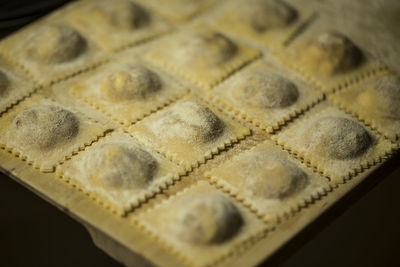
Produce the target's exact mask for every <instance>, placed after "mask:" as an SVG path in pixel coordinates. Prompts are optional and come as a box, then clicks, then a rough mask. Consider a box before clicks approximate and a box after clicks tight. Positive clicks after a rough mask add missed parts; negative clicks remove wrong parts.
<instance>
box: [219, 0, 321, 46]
mask: <svg viewBox="0 0 400 267" xmlns="http://www.w3.org/2000/svg"><path fill="white" fill-rule="evenodd" d="M312 18H313V14H312V13H311V12H308V13H307V11H298V10H297V9H295V8H294V7H292V6H291V5H289V4H287V3H286V2H284V1H281V0H276V1H271V0H234V1H229V2H228V3H227V5H226V6H225V7H224V8H223V9H221V12H220V14H218V16H217V17H216V18H215V19H214V23H215V24H216V25H217V27H218V28H221V29H222V30H225V31H228V32H232V33H234V34H237V35H240V36H242V37H247V38H250V39H251V40H253V41H255V42H258V43H260V44H262V45H266V46H267V47H269V48H274V47H276V46H281V45H284V44H285V43H286V42H288V41H289V40H290V39H291V38H292V37H293V36H294V35H295V34H296V33H298V32H299V31H300V29H301V28H302V27H304V25H305V24H306V23H307V22H309V21H310V20H311V19H312Z"/></svg>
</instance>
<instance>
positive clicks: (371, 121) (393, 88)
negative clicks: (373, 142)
mask: <svg viewBox="0 0 400 267" xmlns="http://www.w3.org/2000/svg"><path fill="white" fill-rule="evenodd" d="M331 99H332V100H333V101H334V102H336V103H337V104H339V105H340V106H341V107H342V108H344V109H345V110H347V111H348V112H350V113H352V114H354V115H355V116H357V117H358V118H360V119H361V120H362V121H364V122H366V123H367V124H368V125H370V126H371V127H372V128H373V129H375V130H377V131H378V132H380V133H382V134H383V135H384V136H386V137H387V138H389V139H391V140H393V141H395V140H397V139H398V137H399V136H400V105H399V103H400V78H399V77H398V76H397V75H394V74H391V73H384V74H382V75H379V76H378V77H376V78H372V79H368V80H366V81H364V82H362V83H360V84H357V85H355V86H351V87H349V88H347V89H346V90H343V91H342V92H339V93H338V94H335V95H333V96H331Z"/></svg>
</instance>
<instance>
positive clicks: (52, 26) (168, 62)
mask: <svg viewBox="0 0 400 267" xmlns="http://www.w3.org/2000/svg"><path fill="white" fill-rule="evenodd" d="M178 2H179V1H178ZM200 2H202V1H200ZM180 4H182V5H183V3H180ZM240 4H241V2H240V1H234V4H230V3H228V4H225V5H223V6H222V7H221V8H220V9H218V11H219V12H217V15H216V17H218V16H219V14H225V13H227V14H231V13H232V12H228V11H226V10H229V8H230V5H234V6H235V5H240ZM188 5H189V4H188ZM193 5H194V4H193ZM107 6H108V4H107V1H83V3H79V4H75V5H71V6H68V7H67V8H65V10H61V11H60V12H59V13H56V14H55V15H53V16H50V17H49V18H46V19H44V20H43V21H41V22H39V23H37V24H35V25H33V26H32V27H28V28H27V29H25V30H23V31H21V32H20V33H18V34H15V35H13V36H11V37H10V38H8V39H7V40H5V41H3V42H2V44H1V45H0V53H1V54H4V55H5V57H6V58H7V59H8V60H9V61H10V62H12V63H15V64H14V65H17V66H20V67H22V70H24V71H25V72H26V73H27V74H28V76H29V77H31V78H33V80H34V81H37V83H38V85H36V84H34V83H31V84H29V82H27V81H26V80H25V79H24V78H23V76H21V75H18V74H19V73H18V72H15V73H14V71H13V69H12V68H11V71H10V72H8V71H7V70H8V68H9V66H7V65H9V64H8V63H6V62H4V63H3V65H4V69H3V70H2V72H1V76H0V77H1V80H2V87H1V93H2V99H1V100H2V101H1V104H2V107H1V109H0V110H1V112H3V111H4V109H5V108H7V107H9V106H10V105H11V104H13V103H15V102H16V101H17V99H19V98H21V97H22V96H23V95H26V94H28V93H29V92H31V91H32V90H33V88H34V87H35V86H36V87H38V86H39V85H46V84H49V83H52V82H56V81H58V80H60V79H65V78H66V76H68V75H72V74H73V73H74V72H79V71H83V70H84V69H88V68H90V67H95V65H96V64H100V63H101V62H102V61H103V60H105V58H104V57H106V56H104V53H101V52H100V51H98V50H99V49H96V48H93V49H92V47H96V46H98V45H99V44H104V43H105V42H106V41H110V42H113V43H114V44H121V43H131V44H132V42H134V41H131V42H129V41H126V42H124V41H121V40H119V38H122V37H121V36H131V38H133V39H135V41H139V40H140V41H143V40H145V39H146V38H145V37H141V30H143V31H144V32H145V33H146V34H150V33H153V36H156V35H157V34H161V33H162V31H158V32H156V31H154V32H153V30H152V29H150V28H146V27H145V26H143V24H144V25H146V24H145V23H144V22H143V23H142V22H141V19H142V17H149V16H150V14H152V13H151V12H149V11H145V9H143V7H141V6H138V4H135V3H133V2H130V1H128V0H118V1H117V4H115V5H113V6H112V8H107ZM249 6H250V7H251V8H250V9H251V10H253V11H243V13H245V14H252V13H251V12H256V11H255V10H257V8H256V7H258V9H260V10H264V11H265V10H268V12H269V13H268V12H263V14H274V16H275V17H274V16H269V17H268V18H269V19H270V20H271V21H269V20H268V19H267V16H266V15H265V16H266V17H261V18H262V20H261V22H262V23H264V24H263V25H264V27H261V26H259V27H258V28H260V27H261V28H262V29H263V30H262V31H261V30H260V29H258V31H257V32H260V33H259V34H260V35H262V36H269V37H268V38H267V39H268V40H267V41H259V42H260V44H261V45H264V46H266V47H269V48H270V50H271V52H272V54H273V55H274V56H276V59H277V60H278V61H280V62H281V63H282V64H283V65H284V66H286V67H287V69H283V71H278V72H277V71H276V69H277V68H278V67H277V66H276V65H272V66H270V67H269V68H268V66H266V68H265V69H263V68H261V70H260V73H255V72H253V73H249V75H247V76H248V77H242V78H237V79H236V83H244V84H246V83H249V82H248V81H250V80H251V83H259V84H266V80H268V81H272V82H271V85H269V86H267V87H268V88H267V89H264V90H261V91H255V90H251V89H249V88H244V90H242V91H240V90H236V92H232V95H234V97H236V98H245V99H249V101H250V102H252V101H253V100H252V99H253V98H258V99H265V98H266V97H269V98H270V99H269V100H266V101H264V100H254V101H253V102H259V103H257V105H258V106H261V107H262V106H264V107H265V108H275V110H279V108H280V107H288V106H292V107H293V104H299V103H300V104H299V105H300V106H301V107H300V109H303V108H304V106H303V105H304V104H303V105H302V104H301V102H302V101H303V99H302V96H303V94H301V92H298V91H300V90H299V89H298V90H295V89H293V88H294V87H293V86H291V85H288V81H287V80H285V79H284V78H286V77H282V76H286V75H287V73H288V71H289V69H292V70H293V72H294V73H296V74H298V75H299V76H300V77H301V78H302V79H303V80H305V81H307V82H308V83H311V84H312V85H314V86H315V87H316V88H318V89H320V90H321V91H322V92H324V93H331V92H333V91H335V90H338V89H340V88H342V87H346V86H347V85H349V84H351V83H357V82H359V81H360V80H363V79H364V78H365V77H366V76H376V75H381V76H382V78H380V79H378V80H377V81H366V82H365V84H362V86H363V87H367V88H368V90H367V91H368V92H362V88H360V87H358V88H357V89H353V90H350V91H357V92H354V93H352V92H350V93H349V94H350V95H351V97H357V101H356V102H350V103H345V102H346V98H347V99H349V98H350V97H347V95H346V94H344V93H343V94H341V95H338V96H336V95H335V96H334V97H333V98H334V99H335V102H338V103H339V104H341V105H342V106H344V108H345V109H347V110H349V111H350V112H352V113H353V114H355V115H356V116H359V117H360V118H361V120H363V121H366V122H367V124H368V125H371V126H372V127H373V128H374V129H377V130H378V131H379V132H380V133H382V134H383V135H385V136H386V137H388V138H390V139H394V140H395V139H397V137H398V134H399V133H398V129H399V120H398V115H396V114H397V113H398V112H399V111H398V108H399V107H398V104H397V102H398V101H397V100H398V99H399V94H400V93H399V89H398V88H399V83H400V82H399V78H398V77H397V76H396V75H394V74H392V73H390V72H389V71H385V70H384V67H383V66H382V65H381V64H380V63H379V62H378V61H377V60H376V59H374V58H373V57H372V56H371V55H369V54H368V53H366V52H364V51H362V50H361V49H360V48H358V47H357V46H356V45H355V44H354V43H352V41H351V40H350V39H348V38H347V37H345V36H344V35H343V34H340V33H338V32H334V31H329V30H328V29H327V28H326V27H321V26H319V22H318V21H313V22H312V23H311V26H310V27H309V29H307V30H305V32H304V33H302V34H301V35H300V37H297V38H295V40H294V41H292V42H291V43H290V44H289V45H287V46H277V47H276V46H274V45H273V44H272V43H271V42H270V41H269V40H278V42H277V43H278V44H282V43H285V41H284V40H288V39H290V37H291V36H292V35H293V32H296V30H297V29H299V28H302V26H303V25H304V23H306V22H309V20H313V17H312V16H311V17H310V16H306V15H302V14H298V13H301V12H297V11H296V10H295V9H294V8H293V7H290V6H288V5H287V4H285V3H284V2H282V1H268V0H264V1H261V0H258V1H254V3H253V4H252V5H249ZM128 7H130V8H128ZM261 7H262V8H261ZM198 8H200V6H199V7H198ZM225 9H226V10H225ZM235 10H241V9H235ZM121 11H124V14H125V13H126V14H125V15H124V16H122V15H121V16H117V14H119V13H118V12H121ZM278 11H280V12H278ZM236 12H237V11H236ZM129 14H130V15H129ZM141 14H142V15H141ZM143 14H148V15H146V16H145V15H143ZM231 15H232V14H231ZM71 16H72V17H75V16H78V17H79V18H81V19H72V18H71V19H70V17H71ZM243 16H244V15H243ZM246 16H247V17H248V18H251V17H252V16H250V15H246ZM259 17H260V16H255V18H259ZM271 17H272V18H271ZM273 18H274V19H273ZM83 19H85V20H87V21H86V23H83V22H82V20H83ZM96 19H98V20H99V21H100V22H102V23H105V24H107V25H108V27H96V26H97V25H99V24H98V23H100V22H98V21H96ZM157 19H158V20H160V19H159V18H155V20H157ZM259 19H260V18H259ZM209 20H211V21H213V20H212V19H209ZM200 21H201V20H200ZM222 21H224V22H225V21H226V19H222ZM246 21H247V20H241V22H242V24H243V23H244V22H246ZM261 22H260V21H259V22H258V23H261ZM124 23H128V24H129V23H131V24H132V25H131V26H130V27H128V26H127V25H125V24H124ZM160 23H161V22H160ZM221 23H222V22H221ZM221 23H218V21H217V22H215V23H214V24H215V26H216V27H217V29H222V31H221V32H220V31H219V30H215V29H213V27H210V26H208V25H206V24H204V23H197V24H195V25H191V26H189V27H188V28H187V29H185V30H183V31H180V32H178V33H177V34H176V36H173V37H169V38H168V37H167V38H164V39H162V40H159V41H157V42H155V43H152V44H150V45H149V49H148V51H147V52H146V54H145V56H144V58H146V59H147V60H149V61H150V62H151V63H154V64H156V65H158V66H160V67H162V68H164V69H166V70H168V71H170V72H171V74H173V75H178V76H180V77H182V78H183V79H185V80H188V81H191V82H193V83H194V84H195V85H197V86H199V87H201V88H210V87H213V86H214V85H216V84H218V83H220V82H221V81H222V80H224V79H225V78H226V77H227V76H229V75H230V74H231V73H233V72H234V71H235V70H237V69H239V68H241V67H242V66H243V65H245V64H247V63H248V62H251V61H252V60H254V59H255V58H256V57H258V56H259V51H258V50H257V49H254V48H252V47H250V46H248V45H245V44H243V43H242V42H241V41H236V40H235V39H232V38H231V37H230V35H226V34H225V32H227V33H230V32H232V31H235V29H237V28H236V27H233V26H232V27H228V26H227V27H225V28H224V27H223V26H222V24H223V23H222V24H221ZM255 23H256V22H254V21H253V22H247V24H246V25H248V27H250V28H251V27H252V26H251V25H253V26H254V24H255ZM75 24H76V25H75ZM161 24H162V25H164V26H165V27H167V26H166V25H167V24H166V22H165V24H163V23H161ZM292 24H293V25H292ZM78 25H80V26H78ZM89 25H90V27H89ZM100 25H102V24H100ZM268 25H269V27H268ZM73 27H75V28H76V29H79V30H75V29H74V28H73ZM93 27H96V29H98V30H102V31H104V32H103V33H101V34H100V33H98V34H97V32H96V31H94V30H91V29H92V28H93ZM110 27H111V28H110ZM112 27H115V28H117V29H120V30H121V32H119V31H116V30H115V29H114V28H112ZM135 27H137V28H138V29H141V30H140V31H138V30H137V28H135ZM141 27H143V29H142V28H141ZM287 27H288V29H286V28H287ZM256 28H257V27H256ZM112 29H113V30H112ZM289 29H290V30H289ZM253 30H254V29H253ZM249 31H251V29H247V32H249ZM80 32H82V33H80ZM244 32H246V31H245V30H244ZM244 32H241V31H239V32H237V33H236V34H240V35H241V36H242V37H246V35H245V34H244ZM92 35H94V36H97V35H98V36H100V37H98V38H99V39H98V41H97V44H96V45H90V46H88V47H86V43H87V42H90V41H88V40H86V39H82V38H84V37H86V36H90V37H91V36H92ZM108 35H110V36H108ZM114 35H115V37H112V36H114ZM280 35H283V36H284V37H279V36H280ZM91 38H92V37H91ZM249 38H251V37H249ZM94 39H96V38H94ZM114 39H115V40H114ZM66 40H68V41H66ZM90 40H91V39H90ZM254 41H255V42H256V41H257V40H254ZM81 46H84V48H81ZM96 51H97V52H96ZM86 54H90V55H94V57H93V58H88V57H86ZM106 58H107V57H106ZM2 61H4V60H2ZM12 67H15V66H12ZM263 70H264V73H263ZM124 71H125V72H127V71H128V70H127V69H126V68H125V70H124ZM138 71H139V70H138ZM138 71H136V72H138ZM274 71H275V73H273V72H274ZM34 72H36V73H34ZM122 72H123V71H121V72H120V73H116V72H115V77H109V78H108V80H112V79H114V80H115V81H117V80H116V78H118V81H122V80H125V82H124V83H126V82H127V80H129V79H131V78H130V77H128V76H127V75H126V73H125V74H123V73H122ZM142 72H143V71H142ZM265 72H268V74H267V75H269V76H273V77H271V78H262V76H263V75H264V74H265ZM269 72H272V73H269ZM289 72H290V71H289ZM378 72H379V73H378ZM14 74H15V76H14ZM75 74H76V73H75ZM274 74H277V75H274ZM122 75H125V76H126V77H122ZM135 75H136V76H135V78H134V79H139V78H138V76H139V75H137V74H135ZM141 76H143V77H150V76H149V74H145V73H142V74H141ZM264 76H265V75H264ZM148 79H151V77H150V78H148ZM136 82H138V81H136ZM141 82H142V83H144V82H145V81H141ZM152 82H157V81H152ZM232 82H233V81H232ZM104 83H105V82H104ZM148 83H151V81H148ZM278 83H283V84H282V85H278ZM277 85H278V86H277ZM118 86H119V87H121V86H125V85H124V84H123V83H120V84H119V85H118ZM238 86H239V85H238ZM265 86H266V85H264V87H265ZM150 87H151V89H149V91H152V90H157V89H154V88H159V87H157V85H156V84H153V85H150ZM226 87H227V86H226ZM242 87H243V86H242ZM248 87H250V86H248ZM278 87H284V88H285V89H283V90H284V92H283V93H282V95H279V94H280V93H276V92H275V93H274V92H270V90H272V91H273V90H275V91H276V90H277V89H276V88H278ZM303 87H305V86H303ZM23 88H25V89H23ZM104 88H105V89H104V90H107V89H106V88H107V86H105V87H104ZM271 88H275V89H271ZM131 90H133V92H129V93H127V95H124V94H125V93H124V92H121V91H120V90H119V91H118V92H117V93H116V94H113V92H111V93H110V97H111V98H113V97H116V98H118V97H119V98H121V99H122V98H125V97H127V98H129V97H131V98H132V97H139V98H140V97H141V98H143V97H144V96H145V95H144V94H143V93H137V92H136V91H137V89H131ZM222 90H224V89H219V90H218V91H217V90H215V91H212V92H211V97H214V96H218V95H219V94H223V92H221V91H222ZM11 91H12V92H11ZM19 91H20V92H19ZM18 92H19V93H18ZM85 93H86V92H84V94H85ZM139 94H142V95H141V96H139ZM268 94H269V95H271V94H274V96H272V97H271V96H268ZM261 95H264V97H258V96H261ZM277 95H278V96H277ZM305 95H307V94H305ZM83 97H84V98H85V99H90V98H91V96H88V95H84V96H83ZM174 97H176V95H174ZM174 97H171V99H173V98H174ZM221 97H222V98H226V97H227V96H226V95H222V96H221ZM319 97H321V96H319ZM315 98H317V97H315ZM315 98H314V99H313V101H314V102H315V101H316V100H315ZM373 99H379V101H372V100H373ZM246 101H247V100H246ZM313 101H311V102H312V103H313ZM95 102H96V103H94V105H97V101H95ZM226 102H229V101H226ZM236 102H237V101H236ZM261 102H262V103H261ZM304 102H307V101H306V100H304ZM309 102H310V100H309ZM225 104H228V105H229V106H231V108H235V107H236V106H237V103H225ZM250 105H253V103H250ZM306 105H307V106H309V105H310V103H307V104H306ZM298 109H299V108H298V107H297V108H295V109H293V110H292V111H291V113H289V114H285V115H286V116H285V117H292V116H293V114H295V113H296V111H297V110H298ZM275 110H274V111H272V112H275ZM241 115H242V116H246V115H243V114H241ZM250 116H251V117H255V116H254V115H252V114H251V115H250ZM257 117H260V115H258V114H257ZM271 117H274V116H271ZM135 120H136V118H132V119H130V120H126V119H125V118H124V119H122V121H124V122H125V123H129V122H131V123H132V122H135ZM254 120H255V121H256V123H257V124H258V125H260V126H261V127H262V128H265V129H267V131H269V132H272V131H273V130H274V129H276V128H278V127H279V123H281V120H282V119H281V118H279V119H275V118H274V120H271V119H269V118H263V119H259V118H254Z"/></svg>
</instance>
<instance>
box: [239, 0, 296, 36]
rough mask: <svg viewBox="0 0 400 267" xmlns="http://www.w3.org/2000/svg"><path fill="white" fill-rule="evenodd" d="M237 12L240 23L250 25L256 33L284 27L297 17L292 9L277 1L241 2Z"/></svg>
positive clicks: (254, 0) (255, 0)
mask: <svg viewBox="0 0 400 267" xmlns="http://www.w3.org/2000/svg"><path fill="white" fill-rule="evenodd" d="M238 12H239V14H240V18H241V21H244V22H245V23H247V24H248V25H250V27H251V28H252V29H253V30H254V31H256V32H258V33H263V32H265V31H267V30H269V29H270V28H279V27H285V26H287V25H290V24H291V23H293V22H294V21H295V20H296V19H297V17H298V15H297V11H296V10H295V9H294V8H292V7H291V6H289V5H288V4H286V3H285V2H283V1H279V0H272V1H271V0H250V1H243V4H242V5H241V6H240V10H238Z"/></svg>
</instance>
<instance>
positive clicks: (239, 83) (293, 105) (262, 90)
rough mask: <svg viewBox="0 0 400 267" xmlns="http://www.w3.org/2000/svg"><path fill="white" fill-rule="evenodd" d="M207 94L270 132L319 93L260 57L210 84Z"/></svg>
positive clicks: (306, 106) (314, 98)
mask: <svg viewBox="0 0 400 267" xmlns="http://www.w3.org/2000/svg"><path fill="white" fill-rule="evenodd" d="M208 97H209V98H210V99H212V100H213V101H215V102H216V103H217V104H219V105H221V106H222V107H224V108H225V109H228V110H229V111H231V112H232V113H234V114H235V115H239V116H240V117H241V118H243V119H245V120H247V121H249V122H250V123H253V124H254V125H256V126H258V127H260V128H261V129H264V130H266V131H267V132H269V133H272V132H274V131H275V130H277V129H279V128H280V127H281V125H283V124H285V123H286V122H287V121H288V120H290V119H292V118H293V117H295V116H297V115H298V114H299V113H301V112H303V111H304V110H306V109H308V108H309V107H310V106H312V105H314V104H315V103H317V102H318V101H320V100H321V99H322V97H323V94H322V93H321V92H320V91H319V90H318V89H316V88H314V87H313V86H311V85H309V84H307V83H305V82H304V81H302V80H301V79H299V78H298V77H297V76H296V75H294V74H292V73H290V72H288V71H287V70H285V69H284V68H282V67H281V66H279V65H277V64H273V63H269V62H266V61H260V62H256V63H254V64H252V65H251V66H248V67H246V68H245V69H243V70H242V71H240V72H239V73H237V74H234V75H233V76H231V77H229V78H228V79H227V80H226V81H224V82H223V83H221V84H220V85H218V86H217V87H214V88H213V89H212V90H211V91H210V92H209V93H208Z"/></svg>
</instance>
